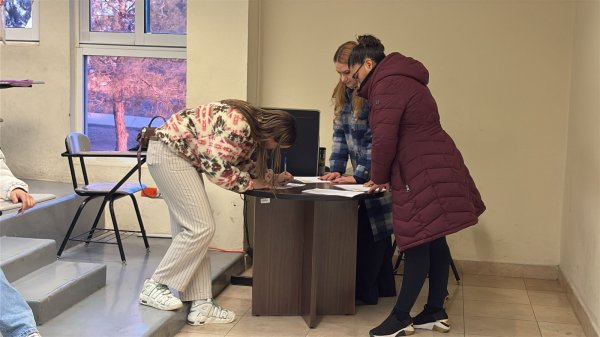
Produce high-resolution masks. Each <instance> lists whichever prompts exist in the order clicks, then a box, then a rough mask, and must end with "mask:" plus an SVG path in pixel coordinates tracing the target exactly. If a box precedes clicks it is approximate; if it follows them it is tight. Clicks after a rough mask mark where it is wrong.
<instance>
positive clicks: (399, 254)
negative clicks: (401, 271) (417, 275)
mask: <svg viewBox="0 0 600 337" xmlns="http://www.w3.org/2000/svg"><path fill="white" fill-rule="evenodd" d="M403 257H404V253H403V252H399V253H398V258H397V259H396V264H394V274H396V273H398V268H400V263H402V258H403Z"/></svg>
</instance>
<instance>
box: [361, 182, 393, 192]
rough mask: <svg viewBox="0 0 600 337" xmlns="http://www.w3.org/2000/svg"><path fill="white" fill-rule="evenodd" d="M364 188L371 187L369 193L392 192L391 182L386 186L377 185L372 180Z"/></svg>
mask: <svg viewBox="0 0 600 337" xmlns="http://www.w3.org/2000/svg"><path fill="white" fill-rule="evenodd" d="M364 186H366V187H369V192H367V193H374V192H385V191H389V190H390V183H389V182H387V183H385V184H375V183H374V182H373V181H372V180H369V181H368V182H366V183H364Z"/></svg>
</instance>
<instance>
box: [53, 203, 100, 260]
mask: <svg viewBox="0 0 600 337" xmlns="http://www.w3.org/2000/svg"><path fill="white" fill-rule="evenodd" d="M93 198H94V197H87V198H85V200H83V202H81V204H80V205H79V208H77V212H75V216H74V217H73V220H72V221H71V225H70V226H69V229H68V230H67V234H66V235H65V238H64V239H63V241H62V243H61V244H60V248H59V249H58V252H57V253H56V258H60V256H61V255H62V252H63V250H64V249H65V247H66V246H67V242H68V241H69V238H70V237H71V233H73V229H75V224H77V220H78V219H79V216H80V215H81V211H83V208H84V207H85V205H87V203H88V201H90V200H91V199H93Z"/></svg>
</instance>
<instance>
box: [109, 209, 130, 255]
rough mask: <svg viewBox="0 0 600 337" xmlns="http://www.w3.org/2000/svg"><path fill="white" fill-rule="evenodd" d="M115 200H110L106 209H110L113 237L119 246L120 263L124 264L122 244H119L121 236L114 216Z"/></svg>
mask: <svg viewBox="0 0 600 337" xmlns="http://www.w3.org/2000/svg"><path fill="white" fill-rule="evenodd" d="M114 201H115V199H110V203H109V204H108V208H109V209H110V217H111V219H112V222H113V227H114V230H115V236H116V237H117V245H118V246H119V253H120V254H121V262H123V264H126V263H127V261H126V260H125V252H124V251H123V243H122V242H121V234H120V233H119V226H118V225H117V217H116V216H115V209H114V207H113V203H114Z"/></svg>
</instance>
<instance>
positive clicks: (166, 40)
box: [79, 0, 187, 48]
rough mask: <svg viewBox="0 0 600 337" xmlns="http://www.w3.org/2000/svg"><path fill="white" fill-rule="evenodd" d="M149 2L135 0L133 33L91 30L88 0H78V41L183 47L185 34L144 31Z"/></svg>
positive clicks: (185, 38) (147, 0) (81, 42)
mask: <svg viewBox="0 0 600 337" xmlns="http://www.w3.org/2000/svg"><path fill="white" fill-rule="evenodd" d="M149 4H150V2H149V0H135V8H136V10H135V31H134V32H133V33H110V32H92V31H90V1H89V0H80V6H79V22H80V24H79V43H80V44H114V45H127V46H156V47H158V46H160V47H183V48H185V47H186V42H187V34H183V35H177V34H151V33H145V20H146V7H147V6H149ZM140 23H141V24H140Z"/></svg>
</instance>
